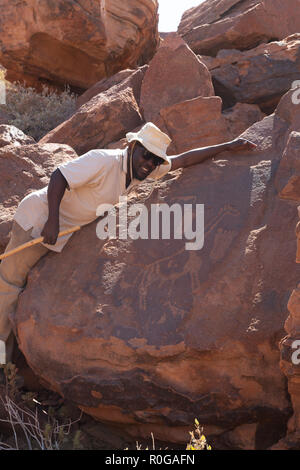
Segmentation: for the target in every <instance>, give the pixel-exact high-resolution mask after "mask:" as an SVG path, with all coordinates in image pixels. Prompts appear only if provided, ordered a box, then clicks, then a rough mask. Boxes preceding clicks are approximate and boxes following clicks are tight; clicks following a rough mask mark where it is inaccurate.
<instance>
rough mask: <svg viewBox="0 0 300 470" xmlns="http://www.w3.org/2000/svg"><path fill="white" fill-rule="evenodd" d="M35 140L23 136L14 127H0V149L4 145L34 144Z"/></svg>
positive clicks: (3, 125) (22, 133)
mask: <svg viewBox="0 0 300 470" xmlns="http://www.w3.org/2000/svg"><path fill="white" fill-rule="evenodd" d="M35 143H36V142H35V140H34V139H33V138H32V137H30V136H28V135H26V134H24V132H22V131H21V130H20V129H18V128H17V127H15V126H7V125H5V124H2V125H0V148H1V147H4V146H5V145H17V146H20V145H30V144H35Z"/></svg>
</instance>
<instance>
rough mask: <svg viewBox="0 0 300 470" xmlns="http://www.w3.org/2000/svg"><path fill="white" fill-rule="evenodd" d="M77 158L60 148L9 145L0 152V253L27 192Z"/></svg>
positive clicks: (43, 183) (48, 145)
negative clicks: (61, 166) (63, 164)
mask: <svg viewBox="0 0 300 470" xmlns="http://www.w3.org/2000/svg"><path fill="white" fill-rule="evenodd" d="M17 137H18V136H17ZM21 138H22V136H21ZM18 143H19V142H18ZM76 157H78V155H77V154H76V153H75V152H74V150H73V149H72V148H70V147H68V146H67V145H60V144H45V145H38V144H35V143H28V144H26V145H25V143H22V145H16V143H15V142H12V144H11V145H5V146H4V147H2V148H0V175H1V185H0V251H1V252H2V251H4V248H5V246H6V245H7V243H8V239H9V232H10V229H11V225H12V219H13V216H14V213H15V211H16V208H17V206H18V204H19V202H20V201H21V200H22V199H23V198H24V197H25V196H26V195H27V194H29V193H30V192H32V191H35V190H37V189H41V188H44V187H45V186H47V184H48V181H49V177H50V176H51V173H52V172H53V171H54V170H55V169H56V168H57V166H59V165H60V164H61V163H63V162H64V161H68V160H72V159H73V158H76Z"/></svg>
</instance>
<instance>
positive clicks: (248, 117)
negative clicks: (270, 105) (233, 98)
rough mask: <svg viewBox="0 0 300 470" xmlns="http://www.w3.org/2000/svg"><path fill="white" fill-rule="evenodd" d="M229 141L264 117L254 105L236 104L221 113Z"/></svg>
mask: <svg viewBox="0 0 300 470" xmlns="http://www.w3.org/2000/svg"><path fill="white" fill-rule="evenodd" d="M223 117H224V118H225V120H226V122H227V128H228V133H229V135H230V138H231V139H234V138H236V137H238V136H239V135H241V134H242V133H243V132H244V131H245V130H246V129H248V127H250V126H252V124H254V123H255V122H258V121H261V120H262V119H263V118H264V117H266V115H265V114H264V113H262V112H261V110H260V108H259V107H258V106H257V105H256V104H246V103H237V104H236V105H235V106H233V107H232V108H229V109H227V110H226V111H224V112H223Z"/></svg>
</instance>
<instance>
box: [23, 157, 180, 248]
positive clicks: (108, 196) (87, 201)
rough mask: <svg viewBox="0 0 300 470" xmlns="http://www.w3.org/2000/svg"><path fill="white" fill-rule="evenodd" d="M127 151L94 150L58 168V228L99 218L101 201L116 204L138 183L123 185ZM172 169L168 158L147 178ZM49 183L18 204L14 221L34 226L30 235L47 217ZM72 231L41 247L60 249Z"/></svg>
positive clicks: (38, 232)
mask: <svg viewBox="0 0 300 470" xmlns="http://www.w3.org/2000/svg"><path fill="white" fill-rule="evenodd" d="M127 159H128V151H127V148H126V149H125V150H120V149H113V150H104V149H103V150H102V149H95V150H90V151H89V152H87V153H85V154H84V155H81V156H80V157H78V158H75V159H74V160H71V161H68V162H67V163H64V164H62V165H60V166H59V167H58V169H59V170H60V171H61V173H62V174H63V176H64V177H65V178H66V180H67V182H68V185H69V188H70V190H68V189H66V191H65V193H64V196H63V198H62V200H61V204H60V208H59V229H60V231H62V230H66V229H69V228H72V227H74V226H75V225H80V226H82V225H86V224H89V223H90V222H93V221H94V220H96V219H97V218H98V216H97V214H96V211H97V208H98V206H99V205H100V204H112V205H115V204H117V203H118V202H119V197H120V196H123V195H126V194H127V193H128V192H129V191H130V190H131V188H132V187H133V186H135V185H136V184H139V183H141V181H139V180H137V179H133V181H132V182H131V183H130V185H129V186H128V188H126V175H127ZM170 169H171V161H170V160H169V159H168V162H165V163H164V164H162V165H159V166H158V167H156V168H155V170H153V171H152V173H150V175H149V176H148V178H154V179H158V178H162V177H163V176H164V175H165V174H166V173H168V171H170ZM47 191H48V186H46V187H45V188H43V189H40V190H38V191H34V192H32V193H30V194H28V195H27V196H26V197H25V198H24V199H23V200H22V201H21V202H20V204H19V206H18V208H17V211H16V213H15V216H14V220H15V221H16V222H17V223H18V224H19V225H20V226H21V227H22V228H23V229H24V230H29V229H30V228H33V230H32V232H31V235H32V237H33V238H36V237H40V236H41V231H42V230H43V228H44V225H45V223H46V222H47V220H48V198H47ZM71 236H72V233H71V234H68V235H65V236H63V237H59V238H58V239H57V242H56V244H55V245H48V244H46V243H43V245H44V246H46V247H47V248H49V249H50V250H53V251H57V252H61V251H62V249H63V247H64V246H65V244H66V243H67V241H68V240H69V238H70V237H71Z"/></svg>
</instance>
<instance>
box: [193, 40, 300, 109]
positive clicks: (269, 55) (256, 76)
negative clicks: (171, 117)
mask: <svg viewBox="0 0 300 470" xmlns="http://www.w3.org/2000/svg"><path fill="white" fill-rule="evenodd" d="M199 58H200V60H202V61H203V62H204V63H205V64H206V65H207V67H208V69H209V71H210V72H211V74H212V78H213V84H214V89H215V93H216V95H219V96H221V97H222V99H223V107H224V108H227V107H228V106H232V105H234V104H235V103H237V102H241V103H251V104H257V105H259V107H260V108H261V110H262V111H263V112H265V113H267V114H270V113H272V112H274V110H275V108H276V106H277V104H278V102H279V100H280V98H281V97H282V96H283V95H284V94H285V93H286V92H287V91H288V90H289V89H290V88H291V85H292V84H293V82H295V81H297V80H298V79H299V73H300V34H294V35H292V36H289V37H287V38H285V39H283V40H282V41H275V42H271V43H270V44H261V45H260V46H258V47H256V48H254V49H251V50H250V51H243V52H241V51H237V50H230V49H229V50H221V51H220V52H219V53H218V55H217V57H216V58H212V57H207V56H199Z"/></svg>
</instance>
